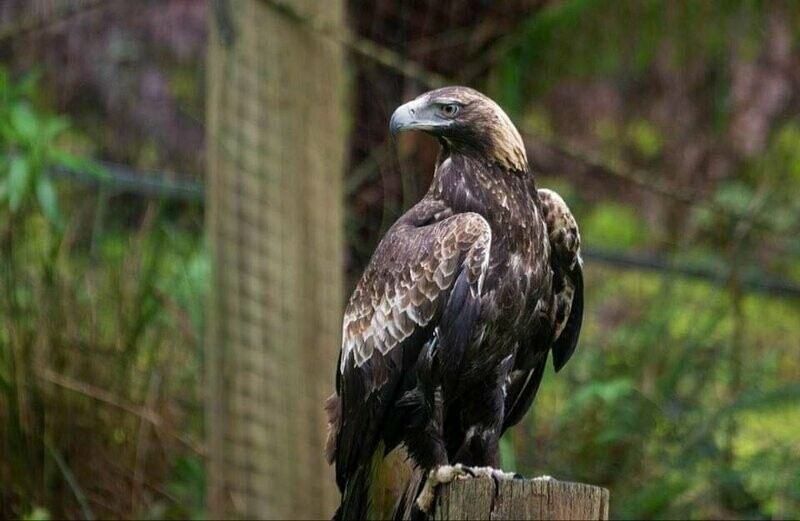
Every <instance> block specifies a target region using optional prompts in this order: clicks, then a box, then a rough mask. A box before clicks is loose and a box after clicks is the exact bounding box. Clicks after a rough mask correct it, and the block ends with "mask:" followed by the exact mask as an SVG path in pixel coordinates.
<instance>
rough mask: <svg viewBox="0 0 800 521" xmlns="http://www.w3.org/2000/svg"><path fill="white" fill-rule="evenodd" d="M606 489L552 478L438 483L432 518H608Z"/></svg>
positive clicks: (480, 479) (482, 479)
mask: <svg viewBox="0 0 800 521" xmlns="http://www.w3.org/2000/svg"><path fill="white" fill-rule="evenodd" d="M608 497H609V494H608V490H606V489H604V488H600V487H595V486H592V485H585V484H583V483H571V482H568V481H557V480H554V479H512V480H501V481H499V482H498V483H497V484H495V481H494V480H492V479H490V478H473V479H465V480H456V481H453V482H452V483H448V484H444V485H440V486H439V488H438V490H437V493H436V500H435V502H434V509H433V515H432V518H433V519H434V520H437V521H438V520H446V519H447V520H455V519H536V520H545V519H599V520H605V519H608Z"/></svg>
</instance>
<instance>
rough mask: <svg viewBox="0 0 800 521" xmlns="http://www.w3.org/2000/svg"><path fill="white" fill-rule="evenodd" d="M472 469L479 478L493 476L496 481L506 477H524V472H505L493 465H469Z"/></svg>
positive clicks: (473, 473)
mask: <svg viewBox="0 0 800 521" xmlns="http://www.w3.org/2000/svg"><path fill="white" fill-rule="evenodd" d="M467 468H469V469H470V470H471V471H472V475H473V476H475V477H479V478H492V479H493V480H495V481H502V480H506V479H522V474H517V473H515V472H504V471H502V470H500V469H496V468H493V467H467Z"/></svg>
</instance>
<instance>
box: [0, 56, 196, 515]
mask: <svg viewBox="0 0 800 521" xmlns="http://www.w3.org/2000/svg"><path fill="white" fill-rule="evenodd" d="M34 89H35V81H34V79H33V77H31V76H29V77H26V78H24V79H23V80H22V81H21V82H18V83H15V82H11V81H10V80H9V79H8V75H7V73H5V72H4V71H2V70H0V181H1V182H2V185H1V186H2V187H3V188H2V192H1V193H2V195H1V196H0V248H1V249H0V454H3V457H2V458H0V515H7V516H11V517H22V518H28V519H47V518H49V517H50V515H51V513H52V515H53V516H55V517H83V518H87V519H90V518H93V517H95V516H97V517H130V516H135V515H141V514H142V513H145V512H147V511H149V509H151V508H155V505H162V507H163V508H162V511H161V514H160V515H157V516H156V517H163V516H168V517H181V518H184V517H198V516H199V514H200V513H202V509H203V499H202V496H203V490H204V485H203V481H204V474H203V472H202V465H201V461H202V460H201V459H200V458H199V457H198V455H197V452H196V451H197V446H198V445H199V444H198V443H197V442H192V441H191V440H192V439H193V438H194V439H198V438H200V437H201V433H202V432H203V420H202V414H201V409H199V408H198V406H197V404H199V403H200V398H199V393H200V389H199V385H198V380H199V379H198V375H199V374H200V373H201V371H200V367H201V364H202V356H201V351H202V350H201V349H200V346H201V342H202V317H203V301H204V296H205V292H206V287H207V284H208V280H209V266H208V262H207V257H206V255H205V251H204V248H203V245H202V243H201V241H200V239H199V237H201V234H200V233H199V227H198V224H197V222H193V221H192V219H191V218H190V217H191V213H190V212H187V214H186V216H185V217H184V218H183V219H182V220H181V219H179V220H176V219H172V218H168V217H169V215H168V214H167V212H166V209H164V208H163V207H162V206H161V205H160V204H157V203H155V202H148V203H146V204H145V205H144V206H141V205H139V207H138V209H134V208H130V207H129V206H130V203H124V206H123V205H122V204H120V201H114V200H111V201H109V200H108V199H106V198H105V197H103V196H102V195H101V197H99V198H98V197H96V196H94V195H93V194H91V193H86V192H84V191H81V190H75V189H73V190H71V191H69V190H66V189H65V188H66V186H65V185H59V184H56V183H54V182H53V180H52V179H51V177H50V176H49V175H48V173H49V172H50V171H51V170H52V169H54V168H65V169H68V170H76V171H79V172H81V173H91V174H94V175H96V176H99V177H101V178H102V177H103V176H104V175H105V173H104V172H103V171H102V169H101V168H99V167H97V166H96V165H95V163H94V162H92V161H91V160H89V159H87V158H85V157H82V156H79V155H75V154H72V153H71V152H68V151H67V150H66V148H62V147H61V141H62V139H65V138H68V137H69V135H68V134H69V133H68V131H67V129H68V126H69V125H68V121H67V120H66V119H65V118H63V117H59V116H52V115H49V114H47V113H46V112H44V111H40V110H38V109H37V108H36V106H35V104H34V103H33V101H32V100H33V99H34V98H35V96H34ZM87 203H88V204H87ZM109 205H119V206H118V207H119V208H120V209H124V210H125V212H116V213H111V212H104V209H105V208H106V207H107V206H109ZM87 208H88V209H89V210H91V209H92V208H94V212H88V213H87V212H86V211H85V210H86V209H87ZM81 209H83V210H81ZM79 210H80V211H79ZM92 213H94V215H92ZM117 215H118V217H116V218H115V216H117ZM103 216H105V217H103ZM187 218H188V219H187ZM139 404H141V405H139ZM148 418H156V419H155V420H148ZM145 475H146V483H147V486H155V487H156V488H155V490H156V492H155V493H154V492H153V491H152V490H150V489H148V488H147V486H146V485H145V482H144V481H142V479H143V477H144V476H145ZM161 483H164V485H163V487H164V488H162V485H161ZM153 484H155V485H153ZM120 490H125V491H126V493H125V494H121V493H120V492H119V491H120ZM109 497H111V498H116V499H111V500H109V499H108V498H109ZM32 505H38V506H40V507H37V508H33V507H32Z"/></svg>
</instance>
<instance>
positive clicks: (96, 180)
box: [51, 162, 800, 298]
mask: <svg viewBox="0 0 800 521" xmlns="http://www.w3.org/2000/svg"><path fill="white" fill-rule="evenodd" d="M101 165H102V167H103V169H104V172H105V174H106V175H105V176H103V177H98V176H97V175H96V174H94V173H88V172H78V171H74V170H67V169H64V168H61V169H58V170H54V171H52V172H51V175H53V176H54V177H56V178H58V179H63V180H66V181H72V182H78V183H81V184H83V185H87V186H92V187H97V188H102V189H103V190H105V191H106V195H108V196H112V195H115V194H135V195H138V196H142V197H154V198H159V199H166V200H172V201H180V202H187V203H192V204H201V205H205V194H206V188H205V184H204V183H203V182H202V181H198V180H196V179H192V178H189V177H188V176H180V175H178V176H175V175H165V174H159V173H157V172H146V171H141V170H137V169H134V168H131V167H128V166H125V165H119V164H114V163H108V162H102V163H101ZM597 168H601V167H597ZM648 186H649V185H648ZM726 215H727V214H726ZM583 257H584V259H586V260H588V261H589V262H590V263H598V264H601V265H605V266H609V267H612V268H617V269H630V268H634V269H639V270H644V271H650V272H654V273H659V274H662V275H665V276H674V275H678V276H682V277H686V278H692V279H698V280H703V281H705V282H708V283H710V284H712V285H714V286H716V287H719V288H727V286H728V282H729V277H730V273H729V272H728V271H727V270H725V268H724V267H720V266H712V265H707V264H697V263H690V262H682V261H676V260H672V259H669V258H667V257H665V256H663V255H657V254H652V253H641V252H625V251H619V250H613V249H609V248H604V247H602V246H591V245H588V246H584V248H583ZM742 289H743V290H744V291H745V292H748V293H759V294H763V295H774V296H777V297H787V298H800V284H798V283H795V282H793V281H790V280H784V279H780V278H777V277H774V276H771V275H769V274H767V273H762V272H760V271H757V270H753V271H751V272H749V273H747V275H746V276H745V277H744V280H743V281H742Z"/></svg>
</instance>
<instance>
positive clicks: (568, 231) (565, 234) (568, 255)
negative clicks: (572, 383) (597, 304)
mask: <svg viewBox="0 0 800 521" xmlns="http://www.w3.org/2000/svg"><path fill="white" fill-rule="evenodd" d="M539 207H540V208H541V209H542V215H543V216H544V220H545V222H546V223H547V233H548V237H549V238H550V247H551V253H550V266H551V267H552V269H553V292H554V294H555V305H556V320H555V332H554V336H553V338H554V340H553V345H552V348H551V349H552V351H553V366H554V367H555V370H556V371H559V370H561V368H562V367H564V364H566V363H567V362H568V361H569V359H570V357H572V353H574V352H575V346H577V345H578V337H579V336H580V333H581V325H582V324H583V259H581V235H580V232H579V231H578V224H577V223H576V222H575V217H574V216H573V215H572V212H570V211H569V207H568V206H567V203H565V202H564V199H562V198H561V196H560V195H558V194H557V193H555V192H553V191H552V190H547V189H544V188H543V189H541V190H539Z"/></svg>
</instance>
